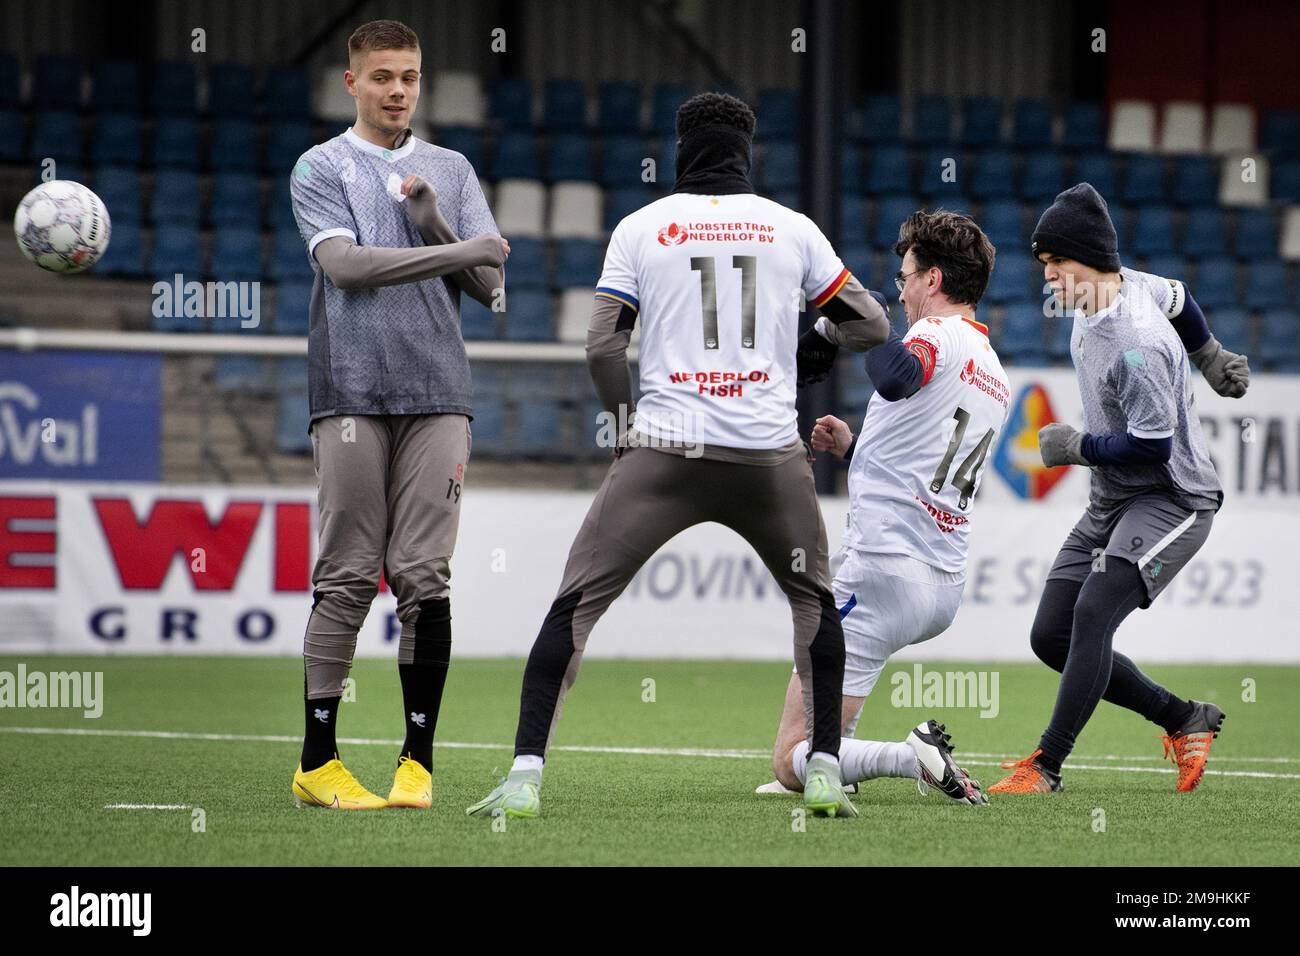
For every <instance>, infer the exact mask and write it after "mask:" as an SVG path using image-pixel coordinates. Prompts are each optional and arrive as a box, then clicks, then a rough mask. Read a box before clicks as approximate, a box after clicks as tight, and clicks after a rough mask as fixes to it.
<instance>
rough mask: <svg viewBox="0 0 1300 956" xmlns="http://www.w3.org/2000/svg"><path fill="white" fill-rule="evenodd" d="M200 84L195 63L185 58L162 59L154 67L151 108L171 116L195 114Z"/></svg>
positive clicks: (150, 90)
mask: <svg viewBox="0 0 1300 956" xmlns="http://www.w3.org/2000/svg"><path fill="white" fill-rule="evenodd" d="M197 88H198V84H197V82H196V81H195V78H194V65H193V64H192V63H188V62H186V61H184V60H162V61H160V62H159V63H158V64H157V65H156V66H155V67H154V73H153V82H152V83H150V84H149V93H150V103H149V105H150V108H151V109H152V111H153V112H155V113H159V114H167V115H169V116H193V115H194V110H195V103H196V100H197V92H196V91H197Z"/></svg>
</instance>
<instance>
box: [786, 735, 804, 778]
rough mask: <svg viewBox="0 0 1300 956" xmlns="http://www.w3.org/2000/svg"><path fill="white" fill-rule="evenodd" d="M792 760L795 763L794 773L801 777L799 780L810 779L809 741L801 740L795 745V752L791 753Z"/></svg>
mask: <svg viewBox="0 0 1300 956" xmlns="http://www.w3.org/2000/svg"><path fill="white" fill-rule="evenodd" d="M790 761H791V763H793V764H794V775H795V776H796V777H798V778H799V782H800V783H806V782H807V779H808V741H806V740H801V741H799V742H798V743H797V744H795V745H794V753H793V754H791V756H790Z"/></svg>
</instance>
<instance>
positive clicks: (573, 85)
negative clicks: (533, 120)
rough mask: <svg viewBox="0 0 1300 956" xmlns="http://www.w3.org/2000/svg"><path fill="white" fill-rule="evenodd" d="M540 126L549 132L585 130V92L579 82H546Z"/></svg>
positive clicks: (558, 80) (557, 80)
mask: <svg viewBox="0 0 1300 956" xmlns="http://www.w3.org/2000/svg"><path fill="white" fill-rule="evenodd" d="M542 125H543V126H545V127H546V128H547V129H551V130H584V129H586V128H587V90H586V88H585V87H584V86H583V85H582V81H581V80H560V79H556V80H547V81H546V91H545V97H544V103H543V109H542Z"/></svg>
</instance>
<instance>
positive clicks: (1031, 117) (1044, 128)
mask: <svg viewBox="0 0 1300 956" xmlns="http://www.w3.org/2000/svg"><path fill="white" fill-rule="evenodd" d="M1012 139H1013V141H1014V142H1015V144H1016V145H1017V146H1021V147H1025V146H1034V147H1037V146H1050V145H1051V144H1052V108H1051V106H1049V105H1048V104H1047V103H1046V102H1044V101H1043V100H1016V106H1015V120H1014V132H1013V133H1012Z"/></svg>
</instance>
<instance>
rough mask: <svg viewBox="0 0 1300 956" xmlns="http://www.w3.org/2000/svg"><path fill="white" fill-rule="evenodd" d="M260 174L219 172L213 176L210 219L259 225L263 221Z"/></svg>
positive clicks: (224, 222) (212, 220) (219, 221)
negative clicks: (258, 182)
mask: <svg viewBox="0 0 1300 956" xmlns="http://www.w3.org/2000/svg"><path fill="white" fill-rule="evenodd" d="M260 204H261V200H260V197H259V194H258V188H257V177H256V176H254V175H253V174H252V173H224V172H222V173H217V174H216V176H214V177H213V179H212V203H211V205H210V206H209V209H208V221H209V222H211V223H213V224H214V225H217V226H256V225H258V224H259V223H260V222H261V221H262V215H261V208H260Z"/></svg>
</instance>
